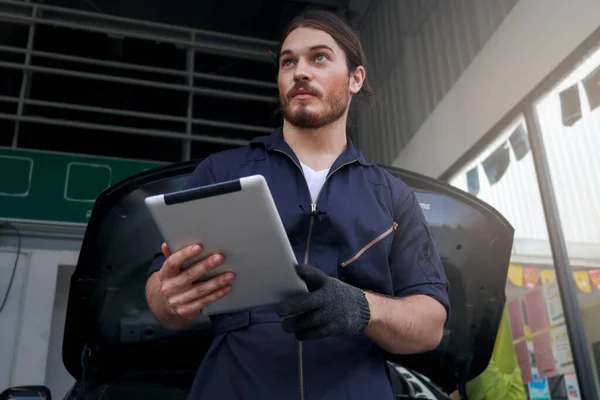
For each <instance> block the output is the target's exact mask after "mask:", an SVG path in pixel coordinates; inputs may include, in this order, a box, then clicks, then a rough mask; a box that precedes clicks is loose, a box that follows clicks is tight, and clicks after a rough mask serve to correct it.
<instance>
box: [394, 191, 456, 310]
mask: <svg viewBox="0 0 600 400" xmlns="http://www.w3.org/2000/svg"><path fill="white" fill-rule="evenodd" d="M406 191H407V193H406V194H405V198H404V199H401V200H400V202H399V203H398V204H397V207H398V209H397V210H396V218H397V222H398V229H397V230H396V233H395V236H394V239H393V243H392V249H391V253H390V265H391V274H392V281H393V287H394V295H395V296H397V297H406V296H412V295H417V294H421V295H426V296H430V297H432V298H434V299H436V300H437V301H438V302H440V303H441V304H442V305H443V306H444V308H445V309H446V312H447V319H446V321H448V319H449V317H450V300H449V297H448V286H449V285H448V280H447V278H446V273H445V272H444V267H443V265H442V261H441V259H440V256H439V254H438V251H437V247H436V245H435V243H434V242H433V239H432V237H431V233H430V229H429V225H428V224H427V221H426V220H425V216H424V215H423V211H422V210H421V206H420V204H419V201H418V200H417V197H416V196H415V194H414V193H413V192H412V191H411V190H410V189H407V190H406Z"/></svg>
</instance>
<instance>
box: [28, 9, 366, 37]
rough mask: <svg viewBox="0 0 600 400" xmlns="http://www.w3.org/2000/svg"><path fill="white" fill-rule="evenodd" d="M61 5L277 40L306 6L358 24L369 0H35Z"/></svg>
mask: <svg viewBox="0 0 600 400" xmlns="http://www.w3.org/2000/svg"><path fill="white" fill-rule="evenodd" d="M38 2H40V3H42V2H43V3H44V4H48V5H56V6H61V7H68V8H76V9H80V10H86V11H96V12H101V13H106V14H110V15H115V16H121V17H128V18H134V19H142V20H146V21H154V22H161V23H166V24H170V25H178V26H185V27H189V28H195V29H205V30H210V31H217V32H226V33H232V34H236V35H242V36H251V37H256V38H262V39H268V40H277V39H278V38H279V35H280V32H281V31H282V29H283V27H284V26H285V23H286V22H287V21H288V20H290V19H291V18H292V17H293V16H295V15H296V14H298V13H299V12H301V11H302V10H303V9H305V8H307V7H311V6H313V7H319V8H325V9H328V10H331V11H334V12H339V13H341V14H343V15H345V16H347V17H348V18H349V19H350V20H351V21H352V22H353V24H358V23H359V22H360V21H361V20H362V17H363V16H364V14H365V13H366V11H367V9H368V7H369V5H370V3H371V2H372V0H252V1H249V0H198V1H194V0H183V1H178V2H177V6H174V2H173V1H170V0H38Z"/></svg>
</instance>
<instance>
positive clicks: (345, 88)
mask: <svg viewBox="0 0 600 400" xmlns="http://www.w3.org/2000/svg"><path fill="white" fill-rule="evenodd" d="M279 62H280V63H279V75H278V85H279V101H280V104H281V108H282V111H283V115H284V118H285V119H286V120H287V121H289V122H290V123H291V124H292V125H294V126H297V127H299V128H320V127H323V126H326V125H329V124H331V123H332V122H334V121H336V120H338V119H340V118H341V117H343V116H344V114H345V113H346V110H347V109H348V105H349V103H350V100H351V84H350V78H349V76H348V67H347V66H346V56H345V54H344V51H343V49H342V48H341V47H339V46H338V44H337V43H336V42H335V40H334V39H333V38H332V37H331V36H330V35H329V34H328V33H325V32H323V31H320V30H315V29H311V28H298V29H295V30H293V31H292V32H291V33H290V34H289V35H288V36H287V38H286V39H285V41H284V42H283V46H282V48H281V53H280V60H279Z"/></svg>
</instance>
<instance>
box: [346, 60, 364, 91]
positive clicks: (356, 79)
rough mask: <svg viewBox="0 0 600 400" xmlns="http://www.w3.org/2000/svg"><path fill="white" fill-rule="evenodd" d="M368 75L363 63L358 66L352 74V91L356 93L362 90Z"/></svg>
mask: <svg viewBox="0 0 600 400" xmlns="http://www.w3.org/2000/svg"><path fill="white" fill-rule="evenodd" d="M366 75H367V74H366V71H365V68H364V67H363V66H362V65H359V66H358V67H356V69H355V70H354V72H353V73H352V74H350V93H352V94H356V93H358V92H360V89H361V88H362V85H363V82H364V81H365V77H366Z"/></svg>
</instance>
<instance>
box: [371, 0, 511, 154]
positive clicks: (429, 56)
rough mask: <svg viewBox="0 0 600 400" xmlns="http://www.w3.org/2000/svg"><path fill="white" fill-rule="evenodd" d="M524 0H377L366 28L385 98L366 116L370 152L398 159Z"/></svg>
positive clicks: (375, 79) (374, 74)
mask: <svg viewBox="0 0 600 400" xmlns="http://www.w3.org/2000/svg"><path fill="white" fill-rule="evenodd" d="M517 1H518V0H452V1H443V0H402V1H399V0H379V1H377V2H376V3H375V5H374V8H373V10H372V12H371V13H370V15H369V17H368V18H367V19H366V20H365V22H364V24H363V26H362V27H361V38H362V41H363V46H364V49H365V53H366V57H367V68H368V76H369V79H370V81H371V84H372V85H373V88H374V90H375V93H376V95H377V97H378V102H377V107H375V108H374V109H371V110H370V111H364V112H361V113H360V116H361V117H360V118H359V135H367V136H368V137H369V139H368V140H360V142H361V143H362V144H363V150H364V151H365V153H366V154H367V155H368V156H369V157H371V158H373V159H374V160H375V161H377V162H383V163H390V162H392V161H393V159H394V158H395V157H396V156H397V154H398V153H400V151H401V150H402V148H403V147H404V146H405V145H406V143H407V142H408V140H410V138H411V137H412V135H413V134H414V133H415V132H416V131H417V130H418V128H419V127H420V126H421V124H422V123H423V122H424V121H425V119H426V118H427V117H428V116H429V114H430V113H431V112H432V111H433V110H434V108H435V107H436V106H437V105H438V104H439V102H440V101H441V100H442V98H443V97H444V96H445V95H446V93H447V92H448V91H449V90H450V89H451V88H452V86H453V85H454V84H455V83H456V81H457V80H458V79H459V77H460V75H461V74H462V73H463V71H464V70H465V69H466V68H467V67H468V65H469V64H470V63H471V61H472V60H473V58H474V57H475V56H476V55H477V53H478V52H479V51H480V50H481V48H482V47H483V45H484V44H485V43H486V42H487V41H488V40H489V38H490V37H491V36H492V35H493V33H494V32H495V31H496V29H498V27H499V26H500V24H501V23H502V21H504V19H505V17H506V15H507V14H508V13H509V12H510V10H512V8H513V7H514V5H515V4H516V2H517ZM397 136H398V137H397ZM367 143H369V144H368V145H367Z"/></svg>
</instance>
